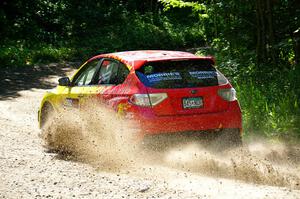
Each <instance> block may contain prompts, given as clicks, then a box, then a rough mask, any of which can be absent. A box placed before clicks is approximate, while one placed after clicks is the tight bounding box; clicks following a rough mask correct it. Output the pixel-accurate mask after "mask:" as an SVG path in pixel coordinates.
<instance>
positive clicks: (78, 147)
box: [41, 103, 137, 171]
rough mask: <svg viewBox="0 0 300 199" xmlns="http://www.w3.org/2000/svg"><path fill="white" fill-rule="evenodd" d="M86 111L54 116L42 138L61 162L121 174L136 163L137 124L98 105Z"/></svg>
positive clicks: (69, 111) (86, 108)
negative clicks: (85, 165) (121, 170)
mask: <svg viewBox="0 0 300 199" xmlns="http://www.w3.org/2000/svg"><path fill="white" fill-rule="evenodd" d="M91 104H94V105H93V106H89V107H84V108H83V109H84V111H82V110H81V111H79V110H76V109H75V110H74V109H68V108H66V109H64V110H63V111H61V112H60V113H58V114H56V115H55V116H52V117H51V118H50V119H49V120H48V121H47V123H46V124H45V127H44V128H43V129H42V133H41V137H42V138H43V140H44V143H45V147H46V148H47V149H48V150H49V151H53V152H57V153H58V156H59V158H62V159H69V160H74V161H82V162H85V163H89V164H92V165H93V166H95V167H97V168H98V169H101V170H108V171H119V170H120V169H122V168H128V167H130V166H131V165H133V164H134V163H135V157H136V155H135V154H136V151H137V150H136V146H137V144H136V142H137V141H136V139H134V135H135V134H136V130H135V128H133V127H134V126H133V124H132V123H131V122H129V121H126V120H124V119H122V118H118V117H116V113H115V112H113V111H112V110H110V109H108V108H106V107H105V106H104V105H99V104H98V103H91Z"/></svg>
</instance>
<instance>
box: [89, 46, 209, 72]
mask: <svg viewBox="0 0 300 199" xmlns="http://www.w3.org/2000/svg"><path fill="white" fill-rule="evenodd" d="M103 57H107V58H114V59H117V60H119V61H122V62H124V63H125V64H128V65H130V66H131V67H133V68H134V69H138V68H140V67H141V66H142V65H143V64H144V63H145V62H151V61H164V60H180V59H210V60H212V61H214V60H213V58H212V57H203V56H202V57H201V56H196V55H194V54H192V53H189V52H182V51H170V50H137V51H124V52H115V53H108V54H102V55H98V56H95V57H93V58H92V59H96V58H103Z"/></svg>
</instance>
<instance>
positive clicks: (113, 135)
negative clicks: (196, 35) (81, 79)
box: [43, 103, 300, 189]
mask: <svg viewBox="0 0 300 199" xmlns="http://www.w3.org/2000/svg"><path fill="white" fill-rule="evenodd" d="M95 104H96V103H95ZM136 129H138V127H137V126H136V124H134V123H132V122H129V121H128V120H124V119H120V118H118V117H117V116H116V113H115V112H113V111H111V110H110V109H107V108H106V107H104V106H101V105H98V104H97V105H95V106H92V107H88V108H85V111H82V110H81V111H78V110H65V111H62V112H61V113H60V114H57V115H56V116H55V117H54V118H52V119H51V120H49V122H48V123H47V124H46V126H45V128H44V130H43V138H44V140H45V143H46V146H47V147H48V148H51V149H54V150H56V151H59V152H62V151H63V153H59V154H72V156H71V159H76V160H80V161H84V162H85V163H89V164H92V165H93V166H95V167H97V168H98V169H101V170H108V171H111V172H114V171H120V170H121V169H124V168H126V169H127V170H128V169H130V168H137V167H139V166H143V165H144V164H147V165H149V164H150V165H151V164H152V165H153V164H160V165H163V166H167V167H172V168H175V169H179V170H183V171H185V172H193V173H198V174H201V175H208V176H213V177H223V178H230V179H236V180H242V181H245V182H251V183H257V184H265V185H272V186H282V187H288V188H293V189H300V147H297V146H289V145H285V144H283V143H279V142H278V143H269V142H267V141H261V140H260V141H259V140H255V141H251V142H250V143H244V146H243V147H238V148H234V149H231V150H224V151H221V152H220V151H217V152H216V150H210V149H207V147H203V146H201V144H199V142H196V143H191V142H182V143H183V144H178V145H176V146H174V147H172V148H168V149H166V150H159V151H152V150H144V149H143V148H141V147H140V145H139V144H138V143H137V142H136V139H135V138H134V136H136V134H137V130H136ZM179 139H181V138H179ZM180 141H182V140H177V141H176V142H177V143H180ZM158 144H159V145H163V143H161V142H158ZM165 144H166V143H165ZM216 144H218V143H216ZM66 152H67V153H66ZM64 157H66V156H64ZM67 157H69V156H67ZM153 166H154V165H153Z"/></svg>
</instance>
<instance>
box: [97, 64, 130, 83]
mask: <svg viewBox="0 0 300 199" xmlns="http://www.w3.org/2000/svg"><path fill="white" fill-rule="evenodd" d="M128 74H129V70H128V69H127V67H126V66H125V65H124V64H122V63H120V62H119V61H117V60H111V59H107V60H104V61H103V62H102V64H101V67H100V70H99V73H98V83H99V84H116V85H117V84H120V83H123V81H124V80H125V79H126V77H127V75H128Z"/></svg>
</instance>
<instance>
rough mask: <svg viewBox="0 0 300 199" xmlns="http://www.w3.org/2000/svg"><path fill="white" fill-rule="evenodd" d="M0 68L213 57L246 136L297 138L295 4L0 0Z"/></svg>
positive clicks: (299, 76) (298, 11)
mask: <svg viewBox="0 0 300 199" xmlns="http://www.w3.org/2000/svg"><path fill="white" fill-rule="evenodd" d="M0 4H1V7H0V17H1V19H2V20H1V21H0V26H1V29H0V38H1V41H0V47H1V48H0V61H1V66H0V69H1V70H7V69H8V68H10V67H32V66H33V65H35V64H38V63H50V62H60V61H83V60H85V59H87V58H88V57H91V56H93V55H95V54H99V53H105V52H114V51H122V50H135V49H170V50H190V49H192V51H193V52H195V53H197V54H200V55H213V56H215V57H216V61H217V67H218V68H219V69H220V70H221V71H222V72H223V73H225V75H226V76H227V77H230V80H231V82H232V83H233V84H234V86H235V88H236V89H237V91H238V97H239V100H240V102H241V106H242V110H243V120H244V132H245V134H246V135H249V134H257V135H261V136H267V137H271V138H288V139H294V138H300V108H299V106H300V49H299V48H300V18H299V16H300V3H299V2H298V1H297V0H289V1H277V0H255V1H253V0H245V1H237V0H230V1H224V0H214V1H204V0H198V1H182V0H145V1H136V0H128V1H122V0H111V1H107V0H98V1H90V0H88V1H76V0H68V1H66V0H43V1H41V0H29V1H21V0H15V1H9V0H4V1H2V2H1V3H0Z"/></svg>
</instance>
